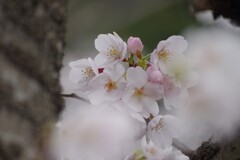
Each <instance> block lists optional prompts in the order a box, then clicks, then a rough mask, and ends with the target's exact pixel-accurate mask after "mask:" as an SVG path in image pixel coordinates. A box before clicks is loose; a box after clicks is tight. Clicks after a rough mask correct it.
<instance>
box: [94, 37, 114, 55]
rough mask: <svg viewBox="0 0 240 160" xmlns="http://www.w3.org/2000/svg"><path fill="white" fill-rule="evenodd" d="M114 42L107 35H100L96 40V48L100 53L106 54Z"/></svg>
mask: <svg viewBox="0 0 240 160" xmlns="http://www.w3.org/2000/svg"><path fill="white" fill-rule="evenodd" d="M112 43H113V40H112V39H111V38H110V37H109V36H108V35H107V34H100V35H98V37H97V38H96V39H95V48H96V49H97V50H98V52H100V53H106V52H107V49H108V48H109V46H111V45H112Z"/></svg>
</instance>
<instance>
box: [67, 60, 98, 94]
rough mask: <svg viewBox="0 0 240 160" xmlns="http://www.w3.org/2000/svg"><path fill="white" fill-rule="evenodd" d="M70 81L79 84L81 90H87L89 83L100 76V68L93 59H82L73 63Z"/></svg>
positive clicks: (71, 63)
mask: <svg viewBox="0 0 240 160" xmlns="http://www.w3.org/2000/svg"><path fill="white" fill-rule="evenodd" d="M69 66H70V67H71V70H70V73H69V79H70V80H71V81H72V82H74V83H77V84H78V86H79V87H80V89H83V90H84V89H86V88H87V86H88V83H89V81H90V80H91V79H92V78H93V77H95V76H96V75H97V74H98V68H97V66H96V64H95V62H94V61H93V60H92V59H91V58H88V59H80V60H77V61H71V62H70V63H69Z"/></svg>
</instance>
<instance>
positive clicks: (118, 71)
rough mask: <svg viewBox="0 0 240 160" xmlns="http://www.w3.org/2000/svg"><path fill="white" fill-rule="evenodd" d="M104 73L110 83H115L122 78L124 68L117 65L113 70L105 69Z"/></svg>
mask: <svg viewBox="0 0 240 160" xmlns="http://www.w3.org/2000/svg"><path fill="white" fill-rule="evenodd" d="M104 72H105V73H107V74H108V75H109V77H110V78H111V80H112V81H114V82H117V81H118V80H120V79H121V78H122V77H123V74H124V72H125V68H124V67H123V65H122V64H120V63H118V64H116V65H115V66H114V68H106V69H105V70H104Z"/></svg>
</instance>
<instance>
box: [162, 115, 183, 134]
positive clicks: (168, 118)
mask: <svg viewBox="0 0 240 160" xmlns="http://www.w3.org/2000/svg"><path fill="white" fill-rule="evenodd" d="M164 122H165V123H166V125H167V129H168V130H169V131H170V133H171V135H172V136H173V137H175V138H177V137H179V136H181V133H182V130H181V128H182V127H181V120H180V119H178V118H177V117H174V116H172V115H165V116H164Z"/></svg>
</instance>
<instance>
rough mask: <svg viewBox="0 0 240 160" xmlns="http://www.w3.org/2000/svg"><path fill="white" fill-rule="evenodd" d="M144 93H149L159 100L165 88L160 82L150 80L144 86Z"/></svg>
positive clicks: (148, 94)
mask: <svg viewBox="0 0 240 160" xmlns="http://www.w3.org/2000/svg"><path fill="white" fill-rule="evenodd" d="M144 95H147V96H149V97H151V98H153V99H154V100H159V99H161V98H162V97H163V88H162V86H161V85H160V84H158V83H151V82H148V83H147V84H146V85H145V86H144Z"/></svg>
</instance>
